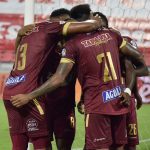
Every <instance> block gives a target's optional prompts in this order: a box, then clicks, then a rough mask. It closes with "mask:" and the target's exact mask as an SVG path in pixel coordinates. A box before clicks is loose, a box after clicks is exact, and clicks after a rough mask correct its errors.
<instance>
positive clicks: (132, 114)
mask: <svg viewBox="0 0 150 150" xmlns="http://www.w3.org/2000/svg"><path fill="white" fill-rule="evenodd" d="M93 15H99V16H100V17H101V19H102V25H103V27H106V28H108V20H107V17H106V16H105V15H104V14H102V13H100V12H95V13H93ZM123 38H124V39H125V40H126V41H128V42H129V43H130V44H131V45H132V46H133V47H134V48H135V49H138V47H137V44H136V43H135V41H134V40H132V39H131V38H129V37H125V36H124V37H123ZM141 55H142V54H141ZM120 60H121V62H122V63H121V66H124V67H123V68H124V71H125V70H126V71H125V72H126V73H125V74H126V76H131V74H132V73H131V72H132V71H135V69H134V68H133V65H132V63H131V61H130V60H128V59H127V58H124V57H123V56H122V57H121V59H120ZM122 60H124V61H122ZM131 67H132V69H133V70H132V69H130V68H131ZM142 73H143V72H142ZM135 81H136V82H135V85H134V88H133V93H134V94H132V96H131V102H130V111H129V113H128V114H127V119H126V121H127V138H128V144H126V146H125V149H126V150H136V145H138V144H139V137H138V125H137V115H136V108H135V105H136V104H135V98H136V100H137V108H138V109H139V108H140V107H141V105H142V99H141V96H140V95H139V93H138V89H137V79H136V80H135ZM81 104H82V103H81V102H80V103H79V110H80V111H81V112H82V111H83V110H82V109H81V107H80V106H81Z"/></svg>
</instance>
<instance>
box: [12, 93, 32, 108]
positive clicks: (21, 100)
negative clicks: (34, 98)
mask: <svg viewBox="0 0 150 150" xmlns="http://www.w3.org/2000/svg"><path fill="white" fill-rule="evenodd" d="M30 100H31V99H30V96H29V95H28V94H18V95H15V96H12V97H11V103H12V105H13V106H15V107H18V108H19V107H21V106H23V105H25V104H27V103H28V102H29V101H30Z"/></svg>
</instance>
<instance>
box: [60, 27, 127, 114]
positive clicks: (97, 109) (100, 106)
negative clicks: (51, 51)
mask: <svg viewBox="0 0 150 150" xmlns="http://www.w3.org/2000/svg"><path fill="white" fill-rule="evenodd" d="M125 44H126V42H125V41H124V40H123V39H122V37H121V36H120V35H118V34H117V33H116V32H114V31H111V30H110V29H101V30H99V31H96V32H93V33H88V34H82V35H78V36H77V37H75V38H73V39H72V40H70V41H68V42H67V43H66V46H65V49H64V50H63V53H62V54H63V58H62V59H61V62H62V63H65V62H68V61H69V62H72V63H76V64H77V72H78V79H79V82H80V84H81V86H82V91H83V97H84V103H85V111H86V113H99V114H111V115H118V114H124V113H127V112H128V109H127V108H125V107H123V106H121V105H120V98H119V95H120V93H121V91H122V85H121V69H120V62H119V47H122V46H123V45H125Z"/></svg>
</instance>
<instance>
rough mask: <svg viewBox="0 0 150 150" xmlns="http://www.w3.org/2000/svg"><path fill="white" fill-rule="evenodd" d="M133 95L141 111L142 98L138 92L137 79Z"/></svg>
mask: <svg viewBox="0 0 150 150" xmlns="http://www.w3.org/2000/svg"><path fill="white" fill-rule="evenodd" d="M132 91H133V94H134V96H135V98H136V100H137V106H136V107H137V109H140V108H141V106H142V97H141V96H140V94H139V92H138V86H137V78H136V80H135V84H134V87H133V90H132Z"/></svg>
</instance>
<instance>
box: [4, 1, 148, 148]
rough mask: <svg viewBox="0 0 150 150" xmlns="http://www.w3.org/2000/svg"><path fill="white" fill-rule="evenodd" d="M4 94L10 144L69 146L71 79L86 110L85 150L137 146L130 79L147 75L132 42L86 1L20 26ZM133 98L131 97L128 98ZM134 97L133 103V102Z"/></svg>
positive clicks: (134, 94) (133, 84)
mask: <svg viewBox="0 0 150 150" xmlns="http://www.w3.org/2000/svg"><path fill="white" fill-rule="evenodd" d="M15 46H16V59H15V63H14V66H13V69H12V70H11V72H10V75H9V77H8V79H7V80H6V84H5V88H4V93H3V99H4V105H5V108H6V110H7V114H8V121H9V126H10V136H11V140H12V149H13V150H27V148H28V142H32V143H33V146H34V149H35V150H52V145H51V141H53V136H54V137H55V141H56V146H57V149H58V150H71V147H72V143H73V141H74V137H75V128H76V119H75V106H76V104H75V83H76V79H78V80H79V82H80V85H81V88H82V96H81V99H80V101H79V103H78V104H77V108H78V111H79V112H80V113H81V114H84V115H85V123H84V124H85V126H83V128H85V143H84V147H83V149H84V150H136V145H138V144H139V139H138V126H137V118H136V106H137V108H140V107H141V105H142V101H141V97H140V95H139V93H138V90H137V83H136V82H137V81H136V77H138V76H146V75H148V74H149V72H148V68H147V66H146V65H145V62H144V59H143V55H142V54H141V52H140V51H139V50H138V47H137V45H136V43H135V42H134V40H132V39H131V38H130V37H123V36H121V34H120V32H119V31H117V30H116V29H114V28H112V27H109V23H108V20H107V18H106V16H105V15H104V14H102V13H100V12H91V9H90V6H89V5H88V4H82V5H78V6H75V7H73V8H72V9H71V10H70V11H69V10H67V9H64V8H61V9H57V10H54V11H53V12H52V13H51V15H50V17H49V20H47V21H43V22H40V23H35V24H34V25H28V26H25V27H23V28H22V29H21V30H20V31H19V32H18V36H17V39H16V45H15ZM135 99H136V101H137V102H135ZM136 103H137V105H136Z"/></svg>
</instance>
